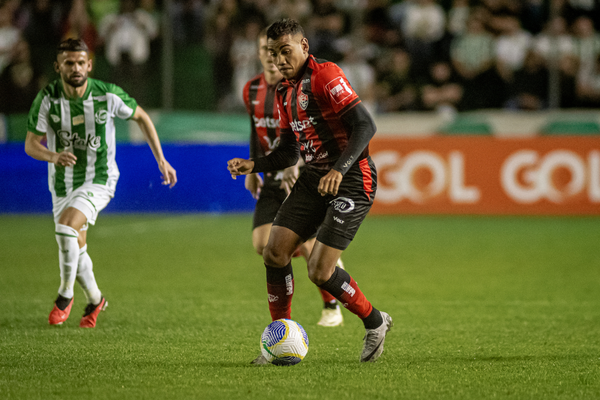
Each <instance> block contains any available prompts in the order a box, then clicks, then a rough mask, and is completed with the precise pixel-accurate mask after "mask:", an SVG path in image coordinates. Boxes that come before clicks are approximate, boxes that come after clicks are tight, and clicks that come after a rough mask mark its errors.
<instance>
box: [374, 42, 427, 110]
mask: <svg viewBox="0 0 600 400" xmlns="http://www.w3.org/2000/svg"><path fill="white" fill-rule="evenodd" d="M380 74H381V76H380V77H379V79H378V84H377V105H378V110H379V112H390V111H406V110H415V109H416V108H417V98H418V96H417V81H416V79H415V74H414V72H413V69H412V65H411V59H410V55H409V54H408V52H407V51H406V50H404V49H402V48H395V49H392V50H391V51H390V53H389V54H388V56H386V57H385V59H384V65H383V68H382V69H381V72H380Z"/></svg>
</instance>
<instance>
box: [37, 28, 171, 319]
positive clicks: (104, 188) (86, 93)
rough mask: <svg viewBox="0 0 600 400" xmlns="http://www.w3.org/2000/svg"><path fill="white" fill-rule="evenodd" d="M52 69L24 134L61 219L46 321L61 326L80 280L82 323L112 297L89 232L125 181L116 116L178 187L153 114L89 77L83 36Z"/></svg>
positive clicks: (66, 44)
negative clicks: (96, 268) (96, 267)
mask: <svg viewBox="0 0 600 400" xmlns="http://www.w3.org/2000/svg"><path fill="white" fill-rule="evenodd" d="M54 67H55V70H56V72H58V73H59V74H60V78H59V79H57V80H55V81H54V82H51V83H50V84H49V85H48V86H46V87H45V88H44V89H43V90H42V91H41V92H40V93H38V95H37V97H36V99H35V101H34V102H33V105H32V106H31V110H30V111H29V119H28V122H27V138H26V139H25V152H26V153H27V154H28V155H30V156H31V157H33V158H35V159H36V160H40V161H46V162H47V163H48V185H49V187H50V192H51V193H52V205H53V209H52V212H53V213H54V222H55V224H56V229H55V234H56V241H57V242H58V248H59V252H58V256H59V265H60V287H59V289H58V297H57V299H56V301H55V302H54V308H53V309H52V311H51V312H50V316H49V318H48V321H49V323H50V325H60V324H62V323H63V322H64V321H66V319H67V318H68V317H69V313H70V312H71V306H72V305H73V295H74V294H73V286H74V283H75V280H76V279H77V282H79V284H80V285H81V287H82V289H83V292H84V293H85V296H86V298H87V303H88V304H87V307H86V308H85V313H84V315H83V317H82V318H81V321H80V323H79V326H80V327H82V328H93V327H95V326H96V319H97V317H98V314H99V313H100V311H102V310H104V308H105V307H106V305H107V302H106V299H105V298H104V297H103V296H102V293H101V292H100V290H99V289H98V285H97V284H96V279H95V277H94V273H93V271H92V260H91V259H90V256H89V255H88V253H87V243H86V232H87V228H88V224H92V225H94V223H95V222H96V218H97V217H98V213H99V212H100V211H101V210H103V209H104V208H105V207H106V206H107V205H108V203H109V202H110V199H112V197H113V196H114V193H115V187H116V185H117V180H118V179H119V170H118V168H117V164H116V162H115V149H116V146H115V123H114V118H115V117H117V118H121V119H130V118H131V119H133V120H134V121H135V122H137V124H138V125H139V127H140V129H141V130H142V132H143V134H144V136H145V138H146V141H147V142H148V144H149V145H150V148H151V149H152V153H153V154H154V157H155V158H156V161H157V162H158V168H159V169H160V172H161V173H162V175H163V177H162V179H163V184H164V185H170V187H173V186H174V185H175V183H177V175H176V172H175V169H173V167H171V165H170V164H169V163H168V162H167V160H166V159H165V157H164V155H163V152H162V147H161V145H160V141H159V139H158V135H157V133H156V129H155V127H154V124H153V123H152V120H151V119H150V117H149V116H148V114H147V113H146V112H145V111H144V110H143V109H142V108H141V107H140V106H138V105H137V103H136V101H135V100H134V99H132V98H131V97H129V95H128V94H127V93H125V92H124V91H123V90H122V89H121V88H119V87H118V86H116V85H113V84H110V83H106V82H102V81H99V80H96V79H91V78H88V73H89V72H90V71H91V70H92V60H90V58H89V54H88V48H87V46H86V44H85V42H84V41H83V40H80V39H67V40H65V41H63V42H61V43H60V44H59V45H58V48H57V56H56V61H55V63H54ZM44 137H46V139H47V144H46V146H44V144H43V143H42V140H43V139H44Z"/></svg>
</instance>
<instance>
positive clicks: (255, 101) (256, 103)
mask: <svg viewBox="0 0 600 400" xmlns="http://www.w3.org/2000/svg"><path fill="white" fill-rule="evenodd" d="M252 104H253V105H255V106H256V105H259V104H260V100H252Z"/></svg>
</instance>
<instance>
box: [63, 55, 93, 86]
mask: <svg viewBox="0 0 600 400" xmlns="http://www.w3.org/2000/svg"><path fill="white" fill-rule="evenodd" d="M55 69H56V72H58V73H59V74H60V77H61V79H62V80H63V81H64V82H65V83H66V84H68V85H70V86H72V87H74V88H78V87H81V86H83V85H85V83H86V82H87V78H88V74H89V73H90V71H91V70H92V60H90V59H89V57H88V53H86V52H85V51H65V52H62V53H61V54H59V55H58V57H57V58H56V63H55Z"/></svg>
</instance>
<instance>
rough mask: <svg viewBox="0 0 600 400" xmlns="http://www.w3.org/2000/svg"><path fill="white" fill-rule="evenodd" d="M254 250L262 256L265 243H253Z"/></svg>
mask: <svg viewBox="0 0 600 400" xmlns="http://www.w3.org/2000/svg"><path fill="white" fill-rule="evenodd" d="M254 250H255V251H256V254H258V255H259V256H262V255H263V252H264V251H265V245H263V244H257V243H255V244H254Z"/></svg>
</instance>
